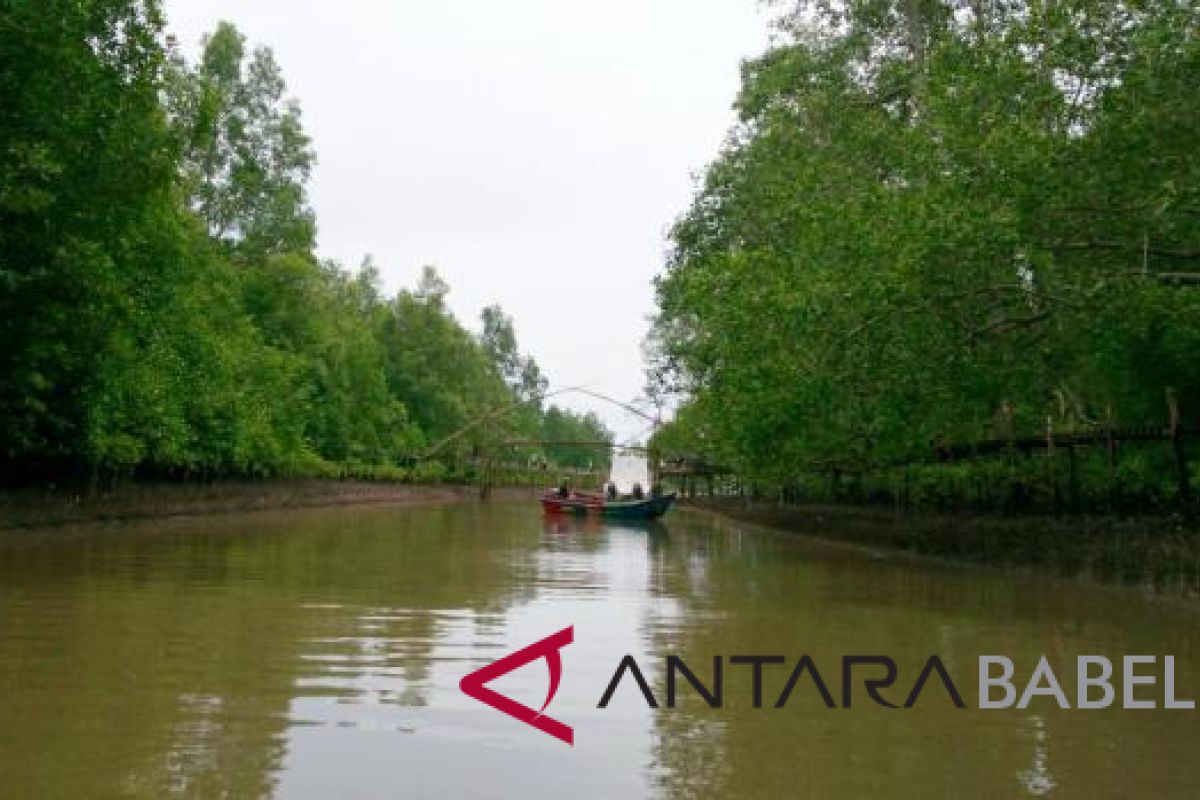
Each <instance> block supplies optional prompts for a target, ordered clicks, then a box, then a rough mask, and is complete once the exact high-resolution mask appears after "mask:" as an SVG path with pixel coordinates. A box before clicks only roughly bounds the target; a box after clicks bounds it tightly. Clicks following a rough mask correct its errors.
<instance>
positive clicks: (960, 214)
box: [651, 0, 1200, 482]
mask: <svg viewBox="0 0 1200 800" xmlns="http://www.w3.org/2000/svg"><path fill="white" fill-rule="evenodd" d="M1198 33H1200V12H1198V11H1197V9H1196V7H1195V6H1194V5H1192V4H1178V3H1160V4H1140V3H1125V2H1112V1H1111V0H1106V2H1101V3H1096V2H1084V1H1083V0H1074V1H1072V2H1065V3H1053V4H1039V3H1024V2H1017V3H1005V4H991V5H987V4H984V5H979V4H971V5H965V6H964V5H963V4H951V3H944V2H920V3H898V2H893V1H892V0H870V1H869V2H863V3H851V4H826V3H817V2H813V3H801V4H799V5H798V6H797V7H796V9H795V11H794V12H793V13H791V14H790V15H789V16H788V17H787V18H786V19H785V20H784V22H783V23H782V38H781V40H780V41H779V43H778V44H777V45H776V46H775V47H773V48H772V49H771V50H770V51H769V52H767V53H766V54H765V55H763V56H762V57H760V58H758V59H755V60H753V61H750V62H748V63H747V64H746V65H745V67H744V69H743V80H742V90H741V93H740V95H739V98H738V102H737V109H738V111H739V114H740V116H741V122H740V124H739V126H738V127H737V128H736V129H735V131H734V132H733V133H732V135H731V137H730V139H729V141H728V143H727V145H726V146H725V148H724V149H723V150H722V151H721V153H720V154H719V155H718V157H717V159H716V160H715V161H714V162H713V164H712V165H711V166H710V168H709V169H708V171H707V174H706V175H705V178H704V182H703V184H702V186H700V187H699V190H698V192H697V195H696V198H695V200H694V202H693V204H692V206H691V208H690V209H689V210H688V212H687V213H686V214H685V215H684V216H683V217H682V218H681V219H680V220H679V221H678V223H677V224H676V226H675V228H674V229H673V232H672V240H673V250H672V254H671V258H670V260H669V263H668V267H667V271H666V273H665V274H664V275H663V276H662V277H661V278H660V279H659V280H658V281H657V293H658V303H659V315H658V318H657V321H656V325H655V330H654V332H653V335H652V337H651V344H652V347H651V350H652V352H653V353H654V355H655V358H654V367H653V370H652V383H653V384H654V386H655V387H656V389H657V390H658V391H660V392H675V393H678V394H681V395H682V397H683V402H684V405H683V408H682V410H681V411H680V413H679V415H678V416H677V419H676V420H675V422H674V423H673V424H672V425H671V426H670V427H669V428H668V429H667V430H665V431H663V432H662V433H661V434H660V440H659V441H660V444H662V445H663V446H664V447H665V446H666V445H667V444H670V445H671V448H672V449H676V450H680V449H682V450H685V451H691V452H695V453H697V454H702V455H706V456H707V457H709V458H710V459H712V460H714V461H717V462H719V463H722V464H725V465H727V466H729V467H732V468H734V469H736V470H738V471H739V472H740V473H741V474H743V475H745V476H747V477H750V478H754V479H760V480H767V481H776V482H783V481H785V480H788V479H789V476H793V475H795V474H796V473H797V471H800V470H818V471H821V470H825V469H827V468H830V467H831V466H834V465H837V466H840V467H842V468H847V469H855V468H861V467H865V466H867V465H871V464H875V465H878V464H883V463H888V462H891V461H894V460H898V459H904V458H908V457H912V456H920V455H925V454H930V453H931V452H932V450H933V448H932V447H931V445H932V444H934V443H936V442H939V441H943V442H948V441H958V440H966V441H970V440H974V439H979V438H989V437H1001V436H1003V435H1005V430H1006V429H1012V430H1015V432H1016V433H1017V434H1018V435H1036V434H1037V433H1038V432H1040V431H1044V430H1045V426H1046V420H1047V418H1049V420H1050V423H1051V425H1052V426H1053V427H1054V428H1055V429H1057V430H1078V429H1084V428H1087V427H1091V426H1099V425H1104V424H1107V423H1109V422H1113V423H1116V424H1121V423H1138V424H1141V423H1146V422H1151V421H1154V420H1163V419H1164V418H1165V415H1166V409H1165V403H1164V392H1165V390H1166V388H1167V387H1171V388H1172V389H1173V390H1174V391H1175V393H1176V396H1177V397H1178V398H1179V402H1180V406H1181V407H1182V408H1183V409H1184V413H1185V415H1189V414H1190V416H1191V417H1193V418H1194V416H1195V414H1196V412H1197V410H1200V373H1198V372H1197V371H1196V370H1195V368H1194V364H1195V356H1194V354H1195V353H1196V352H1198V350H1197V347H1200V288H1198V283H1197V280H1196V276H1195V275H1193V276H1192V278H1190V279H1188V280H1186V281H1185V282H1183V283H1182V284H1181V283H1180V282H1179V279H1178V275H1177V273H1181V272H1182V273H1198V272H1200V271H1198V270H1197V267H1200V226H1197V224H1196V219H1197V213H1198V210H1200V150H1197V148H1196V147H1195V143H1196V139H1195V131H1196V130H1197V129H1198V126H1200V106H1198V105H1197V104H1196V103H1195V102H1194V91H1195V90H1194V87H1195V86H1196V85H1198V84H1200V36H1198V35H1197V34H1198ZM1005 409H1007V411H1005Z"/></svg>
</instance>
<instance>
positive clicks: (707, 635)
mask: <svg viewBox="0 0 1200 800" xmlns="http://www.w3.org/2000/svg"><path fill="white" fill-rule="evenodd" d="M568 626H571V627H572V629H573V639H574V641H573V643H572V644H570V645H569V646H566V647H564V648H563V649H562V650H561V657H562V683H561V687H560V689H559V691H558V692H557V694H556V695H555V697H554V699H553V701H552V703H551V704H550V705H549V706H548V707H547V708H546V710H545V713H546V714H547V715H549V716H551V717H552V718H553V719H555V720H558V721H561V722H562V723H564V724H567V725H569V726H571V727H572V728H573V731H574V745H573V746H568V745H567V744H565V743H563V742H562V741H559V740H558V739H556V738H553V737H552V736H548V735H546V734H545V733H543V732H541V731H539V730H535V729H534V728H532V727H530V726H528V725H525V724H523V723H521V722H519V721H517V720H515V719H513V718H510V717H508V716H506V715H504V714H502V713H500V712H498V711H496V710H494V709H492V708H489V707H488V706H486V705H484V704H483V703H480V702H478V701H477V700H474V699H472V698H470V697H467V696H466V695H464V694H463V693H462V692H461V691H460V689H459V681H460V679H461V678H462V677H463V676H464V675H466V674H467V673H469V672H471V671H473V670H475V669H478V668H479V667H482V666H483V665H485V664H487V663H489V662H492V661H494V660H495V659H498V658H500V657H502V656H504V655H506V654H508V653H510V652H513V651H515V650H517V649H519V648H521V647H524V646H526V645H528V644H530V643H532V642H535V641H538V640H540V639H542V638H544V637H547V636H549V635H550V634H553V633H555V632H556V631H560V630H562V629H564V628H566V627H568ZM1198 634H1200V613H1198V612H1197V610H1196V608H1195V607H1194V606H1188V605H1186V604H1182V603H1171V602H1166V601H1163V600H1156V599H1154V598H1152V597H1147V596H1143V595H1141V594H1139V593H1137V592H1134V591H1131V590H1128V589H1121V588H1107V587H1094V586H1083V585H1078V584H1072V583H1067V582H1062V581H1058V580H1055V579H1052V578H1043V577H1031V576H1014V575H1013V574H1011V573H1005V572H1001V571H991V570H982V569H976V568H965V567H958V566H953V565H945V564H934V563H920V562H916V561H913V560H910V559H900V558H893V557H890V556H887V555H886V554H880V553H872V552H868V551H862V550H856V549H852V548H845V547H839V546H832V545H827V544H821V543H817V542H814V541H810V540H805V539H801V538H798V537H794V536H788V535H782V534H774V533H770V532H766V531H762V530H754V529H750V528H748V527H747V526H744V525H741V524H737V523H731V522H727V521H723V520H720V519H718V518H715V517H712V516H708V515H704V514H701V513H699V512H689V511H687V510H677V511H673V512H672V513H671V515H670V516H669V517H668V519H667V520H666V521H665V522H664V523H663V524H662V525H655V526H650V527H644V526H643V527H638V526H631V525H627V524H626V525H608V524H602V523H600V522H598V521H582V522H580V521H564V520H553V519H545V518H543V517H542V515H541V514H540V512H539V510H538V509H537V508H536V507H534V506H533V505H532V504H521V503H511V502H507V503H505V502H496V503H491V504H475V503H453V504H444V505H429V506H364V507H357V508H337V509H325V510H310V511H295V512H280V513H254V514H244V515H225V516H213V517H207V518H190V519H173V520H166V521H159V522H141V523H129V524H116V523H110V524H104V525H96V526H91V527H76V528H69V529H66V528H64V529H56V530H46V531H36V530H25V531H14V532H9V533H5V534H0V796H3V797H6V798H8V797H11V798H43V797H45V798H57V797H64V798H66V797H70V798H107V797H147V798H151V797H153V798H159V797H202V798H210V797H211V798H217V797H228V798H258V797H280V798H314V799H315V798H321V799H322V800H324V799H325V798H350V797H355V798H400V797H432V798H452V797H494V798H514V797H554V798H569V799H570V800H581V799H582V798H590V797H596V798H615V797H622V798H624V797H814V798H828V797H867V796H887V797H912V798H927V797H935V796H952V797H1028V796H1046V797H1079V798H1084V797H1089V798H1090V797H1134V796H1139V797H1141V796H1144V797H1172V796H1178V797H1190V796H1194V794H1195V786H1196V782H1197V780H1198V779H1200V759H1198V758H1197V757H1196V744H1197V742H1198V741H1200V740H1198V738H1197V733H1198V731H1200V716H1197V715H1198V714H1200V711H1179V710H1163V709H1156V710H1149V711H1144V710H1127V709H1121V708H1109V709H1103V710H1081V709H1072V710H1061V709H1059V708H1058V707H1057V706H1056V704H1055V703H1054V702H1053V700H1052V698H1048V697H1038V698H1035V699H1034V700H1033V701H1032V702H1031V703H1030V706H1029V708H1027V709H1025V710H1016V709H1002V710H980V709H978V708H976V705H977V703H976V700H977V688H976V687H977V685H976V674H977V673H976V669H977V666H976V663H977V662H976V659H977V657H978V656H979V655H981V654H1004V655H1006V656H1009V657H1010V658H1012V659H1013V660H1014V662H1015V663H1016V665H1017V670H1018V676H1020V675H1021V673H1022V672H1023V673H1024V674H1026V675H1028V673H1029V672H1030V671H1031V670H1032V668H1033V667H1034V665H1035V664H1036V662H1037V659H1038V657H1039V656H1040V655H1043V654H1044V655H1046V656H1047V658H1048V660H1049V663H1050V664H1052V666H1053V667H1054V669H1055V671H1056V673H1057V675H1058V676H1059V678H1060V680H1062V682H1063V684H1064V688H1065V689H1066V691H1067V693H1068V694H1070V695H1071V698H1072V700H1073V699H1074V691H1073V687H1074V685H1075V681H1074V668H1075V661H1074V659H1075V657H1076V656H1077V655H1080V654H1100V655H1107V656H1109V657H1111V658H1112V659H1113V660H1114V663H1116V664H1117V665H1118V669H1119V666H1120V658H1121V656H1122V655H1125V654H1152V655H1157V656H1159V657H1160V662H1161V657H1162V656H1164V655H1173V656H1175V659H1176V660H1175V665H1176V694H1177V695H1178V696H1179V697H1185V698H1194V697H1197V696H1198V695H1200V636H1198ZM625 654H630V655H632V656H633V657H634V660H635V661H636V663H637V664H638V665H639V666H640V667H641V668H642V670H643V671H644V672H645V675H646V678H647V680H648V682H649V685H650V687H651V691H652V692H654V693H655V695H656V700H657V701H658V702H659V708H658V709H651V708H649V707H648V705H647V702H646V700H645V699H644V698H643V696H642V694H641V692H640V691H639V690H638V688H637V685H636V682H635V681H634V680H633V679H632V678H631V677H630V675H629V674H626V675H625V677H624V679H623V680H622V682H621V683H620V685H619V686H618V687H617V689H616V691H615V693H614V695H613V697H612V700H611V702H610V703H609V704H608V705H607V707H605V708H598V707H597V706H598V703H599V701H600V699H601V695H602V694H603V692H604V690H605V688H606V686H607V685H608V684H609V681H610V679H611V678H612V677H613V673H614V672H615V670H616V667H617V665H618V663H620V661H621V659H622V657H623V656H624V655H625ZM668 654H673V655H677V656H678V657H679V658H680V659H682V660H683V662H684V663H685V664H686V665H687V666H688V667H689V668H691V669H692V671H693V672H694V673H695V674H696V676H697V678H698V679H700V680H701V681H703V682H704V683H706V684H707V683H711V680H712V661H713V657H714V656H717V655H720V656H722V657H723V660H724V678H725V680H724V699H723V707H722V708H720V709H711V708H709V707H708V706H707V705H706V704H705V703H703V702H702V700H701V698H700V696H699V694H698V693H697V692H696V691H695V690H694V689H693V688H692V687H691V686H689V685H688V684H687V683H686V682H681V683H680V685H679V698H678V704H677V707H675V708H667V707H666V703H665V702H664V700H665V695H664V692H663V687H664V681H665V674H664V672H665V670H664V658H665V656H666V655H668ZM737 654H758V655H780V656H784V657H785V658H786V663H785V664H784V665H774V664H769V665H767V666H766V667H765V668H764V669H763V673H762V674H763V686H764V695H765V700H764V702H763V704H762V705H763V707H762V708H754V707H753V703H752V685H751V677H750V676H751V669H750V668H749V667H748V666H745V665H742V666H734V665H732V664H730V663H729V660H728V659H729V656H731V655H737ZM805 654H808V655H810V656H811V657H812V661H813V664H814V665H816V666H817V667H818V668H819V671H820V673H821V674H822V676H823V678H824V681H825V683H827V684H828V686H829V690H830V692H831V694H832V695H833V696H834V697H835V698H836V700H837V702H838V704H839V705H840V704H841V688H842V684H841V676H840V669H841V661H840V659H841V658H842V656H843V655H847V654H881V655H886V656H888V657H890V658H892V659H893V660H894V661H895V662H896V664H897V665H898V669H899V678H898V680H897V682H896V684H895V685H894V686H893V687H891V688H890V689H886V690H885V691H884V693H885V694H886V695H887V696H888V697H890V698H891V699H892V700H893V701H895V702H896V704H897V705H899V704H900V703H901V702H902V701H903V699H904V698H905V696H906V694H907V692H908V689H909V688H911V686H912V684H913V682H914V680H915V678H916V675H917V673H918V672H919V671H920V669H921V667H922V666H923V665H924V664H925V663H926V659H927V658H928V657H929V656H930V655H934V654H936V655H937V656H938V657H939V658H940V659H941V661H942V662H943V663H944V664H945V665H946V667H947V670H948V672H949V674H950V675H951V676H952V679H953V682H954V683H956V684H957V688H958V690H959V691H960V692H961V695H962V697H963V699H964V701H965V702H966V705H967V706H968V707H967V708H964V709H959V708H955V707H954V705H953V703H952V701H951V699H950V697H949V694H948V692H947V691H946V690H945V689H944V688H943V684H942V683H941V682H940V681H939V680H938V679H937V678H936V677H934V678H931V680H930V681H929V682H928V683H927V685H926V687H925V690H924V692H923V693H922V694H921V696H920V698H919V700H918V702H916V703H915V704H914V707H913V708H911V709H904V708H898V709H891V708H884V707H881V706H878V705H876V704H874V703H872V702H871V701H870V699H869V697H868V696H867V694H866V693H865V691H864V690H863V687H862V685H861V682H860V684H859V685H858V686H857V688H856V689H854V692H855V694H854V697H853V704H852V706H851V708H836V709H828V708H826V707H825V705H824V703H823V702H822V699H821V697H820V694H819V693H818V692H817V691H816V690H815V688H814V685H813V683H812V682H811V681H810V680H809V678H808V677H804V678H802V679H801V680H800V681H799V682H798V683H797V684H796V686H795V689H794V692H793V693H792V695H791V697H790V698H789V700H788V702H787V704H786V705H785V707H784V708H775V707H774V702H775V698H776V696H777V695H778V694H779V693H780V689H781V686H782V684H783V683H784V682H785V680H786V678H787V676H788V675H789V673H790V671H791V668H792V665H793V664H794V663H795V662H796V660H797V659H798V658H799V657H800V656H802V655H805ZM546 665H547V662H546V661H545V660H539V661H536V662H533V663H530V664H528V665H527V666H525V667H522V668H521V669H519V670H516V671H514V672H512V673H511V674H509V675H506V676H504V677H502V678H500V679H498V680H497V681H496V682H495V684H493V686H494V688H496V689H497V690H498V691H501V692H502V693H503V694H505V695H507V696H511V697H513V698H515V699H517V700H519V701H521V702H523V703H525V704H527V705H530V706H532V707H534V708H538V707H540V706H541V705H542V702H543V701H544V699H545V696H546V694H547V687H548V671H547V666H546ZM867 671H869V670H867ZM856 680H857V679H856ZM1021 685H1022V684H1020V683H1019V685H1018V688H1020V686H1021ZM1117 688H1118V693H1119V691H1120V686H1119V684H1118V687H1117ZM1156 693H1157V694H1158V695H1159V705H1161V703H1162V698H1161V690H1156V689H1155V688H1154V687H1150V688H1149V689H1148V690H1146V691H1145V692H1144V694H1145V696H1147V697H1154V696H1155V695H1156Z"/></svg>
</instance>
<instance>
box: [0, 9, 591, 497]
mask: <svg viewBox="0 0 1200 800" xmlns="http://www.w3.org/2000/svg"><path fill="white" fill-rule="evenodd" d="M164 24H165V23H164V20H163V15H162V11H161V7H160V3H159V2H158V0H104V2H100V0H82V2H80V1H79V0H72V2H65V1H64V0H48V2H38V3H33V2H25V0H13V2H5V3H2V4H0V97H3V98H4V99H3V102H0V336H2V338H3V346H2V348H0V479H2V480H4V481H6V482H10V483H11V482H19V481H28V480H40V479H51V480H59V479H64V478H66V479H85V478H88V477H95V476H99V475H127V474H145V475H156V476H179V477H183V476H189V475H195V476H210V477H211V476H221V475H243V476H249V475H296V474H314V475H322V474H337V473H339V472H343V473H344V472H345V471H346V470H347V469H362V468H366V467H375V468H381V469H384V470H386V469H389V468H390V469H393V470H396V469H399V468H401V467H405V466H411V465H412V463H413V459H414V458H415V457H417V456H419V455H421V454H422V453H423V452H425V448H426V447H427V445H428V444H429V443H431V442H433V441H436V440H438V439H440V438H442V437H444V436H446V435H447V434H449V433H451V432H453V431H455V430H456V429H458V428H461V427H462V426H464V425H465V424H466V423H467V422H469V421H470V420H471V419H473V418H475V417H478V416H479V415H481V414H483V412H485V411H487V410H491V409H494V408H497V407H502V406H504V405H506V404H510V405H514V406H515V408H516V409H517V413H515V414H512V415H507V416H504V417H501V418H498V419H497V420H496V422H495V424H494V425H493V426H492V429H491V430H489V431H488V434H489V435H491V436H493V437H497V436H502V435H511V436H513V437H514V438H525V439H536V438H539V437H541V436H542V433H543V432H544V431H545V430H550V429H553V430H555V431H560V429H562V428H563V426H566V428H568V429H570V431H569V433H570V435H569V436H568V438H602V439H606V440H609V439H611V434H610V433H609V432H608V431H607V430H605V429H604V427H603V425H601V424H600V423H599V420H597V419H596V418H595V417H594V416H591V415H580V414H575V413H574V412H570V411H566V410H563V409H560V408H554V407H550V408H549V409H547V408H544V407H543V404H542V402H541V395H542V394H543V393H544V392H545V390H546V386H547V382H546V380H545V378H544V377H543V376H542V373H541V371H540V369H539V368H538V365H537V363H536V362H535V361H534V360H533V359H532V358H531V357H529V356H525V355H521V354H519V352H518V347H517V341H516V334H515V331H514V327H513V323H512V320H511V319H510V318H508V316H507V315H505V314H504V312H503V311H502V310H501V309H500V308H499V307H498V306H497V307H492V308H489V309H488V310H487V311H485V314H484V320H483V333H482V335H476V334H474V333H472V332H471V331H469V330H467V329H466V328H464V327H463V326H462V325H461V324H460V323H459V322H458V321H457V320H456V319H454V317H453V316H452V315H451V314H450V312H449V310H448V309H447V307H446V303H445V298H446V294H447V292H448V291H449V287H448V286H447V285H446V284H445V282H444V281H442V279H441V278H440V277H439V276H438V274H437V272H436V270H435V269H434V268H432V267H427V268H426V269H425V272H424V275H423V276H422V278H421V279H420V281H419V283H418V285H417V286H416V287H414V288H413V289H411V290H404V291H400V292H399V293H398V294H397V295H395V296H386V295H385V294H384V293H383V291H382V290H381V287H380V281H379V273H378V270H377V268H376V267H375V266H374V265H373V263H371V262H370V260H367V261H365V262H364V263H363V264H362V265H361V267H360V268H359V269H358V270H355V271H350V270H347V269H345V268H343V267H342V266H341V265H339V264H336V263H332V262H329V261H326V260H322V259H320V258H319V257H318V256H317V255H316V253H315V251H314V245H315V237H316V220H315V216H314V214H313V211H312V209H311V208H310V206H309V205H308V199H307V181H308V179H309V175H310V171H311V169H312V166H313V165H314V163H315V158H316V156H315V152H314V148H313V145H312V143H311V141H310V140H309V138H308V136H307V135H306V134H305V132H304V129H303V126H302V124H301V113H300V107H299V104H298V103H297V102H296V101H295V99H294V98H291V97H290V96H289V94H288V92H287V87H286V84H285V82H284V79H283V76H282V72H281V70H280V68H279V65H278V63H277V62H276V61H275V58H274V56H273V55H272V53H271V50H270V49H269V48H267V47H265V46H257V47H253V48H251V47H250V46H249V45H248V44H247V42H246V40H245V37H243V36H242V35H241V34H240V33H239V32H238V31H237V29H236V28H235V27H234V26H233V25H231V24H229V23H221V24H220V25H219V26H218V27H217V29H216V30H215V31H213V32H212V33H211V34H210V35H209V36H207V37H205V39H204V42H203V52H202V54H201V56H200V58H199V60H198V62H197V63H195V64H192V63H188V62H187V60H186V59H184V58H183V57H182V56H181V55H180V54H179V53H178V52H177V51H176V50H175V49H174V48H173V47H172V46H171V45H169V44H168V39H167V37H166V34H165V27H164ZM481 435H483V434H482V433H480V434H478V435H476V436H475V438H474V439H473V438H472V437H471V436H467V437H464V439H463V441H462V442H461V443H460V444H459V451H458V452H457V454H456V452H449V453H447V454H446V457H447V458H448V459H454V458H455V457H456V455H463V454H464V453H465V451H469V450H470V448H472V447H473V446H476V445H478V439H479V436H481ZM556 435H557V434H556ZM563 435H564V436H567V434H563ZM544 455H547V454H544ZM548 455H550V456H551V457H553V456H554V454H553V453H549V454H548ZM568 456H569V457H570V458H574V455H572V454H564V458H567V457H568ZM568 460H569V459H568ZM575 460H578V459H577V458H576V459H575ZM563 463H566V461H564V462H563Z"/></svg>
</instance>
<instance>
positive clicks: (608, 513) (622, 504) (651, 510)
mask: <svg viewBox="0 0 1200 800" xmlns="http://www.w3.org/2000/svg"><path fill="white" fill-rule="evenodd" d="M674 500H675V495H674V494H664V495H661V496H659V497H647V498H645V499H644V500H606V499H605V498H603V497H600V496H598V495H587V494H572V495H571V496H570V497H560V496H559V495H558V494H545V495H542V510H544V511H545V512H546V513H547V514H575V515H578V516H588V515H591V516H599V517H605V518H611V519H656V518H658V517H661V516H662V515H663V514H666V513H667V511H668V510H669V509H670V508H671V503H672V502H674Z"/></svg>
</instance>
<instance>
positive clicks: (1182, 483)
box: [1167, 386, 1192, 508]
mask: <svg viewBox="0 0 1200 800" xmlns="http://www.w3.org/2000/svg"><path fill="white" fill-rule="evenodd" d="M1167 415H1168V418H1169V420H1170V425H1171V453H1172V455H1173V456H1174V457H1175V476H1176V481H1177V483H1178V485H1179V505H1180V506H1181V507H1185V508H1186V507H1187V505H1188V503H1189V501H1190V500H1191V496H1192V492H1191V487H1190V486H1189V484H1188V465H1187V454H1186V453H1185V452H1184V450H1183V426H1182V425H1181V424H1180V416H1179V401H1178V399H1176V397H1175V390H1174V389H1173V388H1171V387H1169V386H1168V387H1167Z"/></svg>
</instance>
